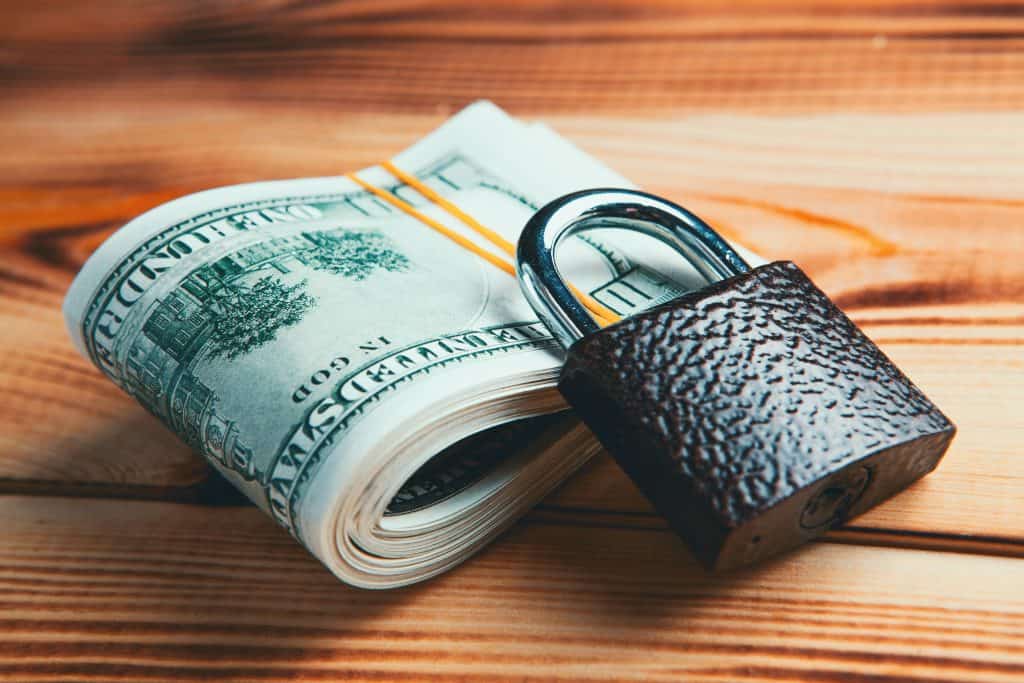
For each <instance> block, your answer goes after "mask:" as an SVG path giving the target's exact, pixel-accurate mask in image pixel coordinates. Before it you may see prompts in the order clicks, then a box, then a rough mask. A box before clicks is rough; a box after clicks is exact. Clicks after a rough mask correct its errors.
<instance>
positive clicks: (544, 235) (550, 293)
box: [516, 188, 750, 349]
mask: <svg viewBox="0 0 1024 683" xmlns="http://www.w3.org/2000/svg"><path fill="white" fill-rule="evenodd" d="M596 228H620V229H623V230H631V231H635V232H640V233H643V234H645V235H649V236H651V237H654V238H655V239H658V240H660V241H661V242H664V243H665V244H667V245H668V246H670V247H672V248H673V249H674V250H675V251H676V252H678V253H679V254H680V255H682V257H683V258H685V259H686V260H687V261H689V262H690V263H691V264H692V265H693V267H694V268H696V269H697V271H698V272H699V273H700V274H701V275H702V276H704V278H705V279H707V281H708V282H713V281H716V280H722V279H725V278H728V277H733V276H735V275H742V274H743V273H746V272H748V271H749V270H750V266H749V265H748V264H747V262H746V261H744V260H743V258H742V257H741V256H740V255H739V254H738V253H736V251H735V250H734V249H733V248H732V247H731V246H729V244H728V242H726V241H725V240H724V239H722V238H721V237H720V236H719V235H718V233H716V232H715V231H714V230H713V229H712V228H711V227H710V226H709V225H708V224H707V223H705V222H704V221H702V220H701V219H700V218H698V217H697V216H695V215H693V214H692V213H690V212H689V211H687V210H686V209H684V208H683V207H681V206H678V205H676V204H673V203H672V202H669V201H666V200H664V199H662V198H660V197H656V196H654V195H652V194H647V193H646V192H638V191H636V190H620V189H613V188H599V189H593V190H583V191H581V192H574V193H572V194H567V195H565V196H563V197H559V198H558V199H555V200H554V201H552V202H551V203H549V204H547V205H546V206H544V207H543V208H541V210H540V211H538V212H537V213H535V214H534V215H533V217H532V218H530V220H529V221H528V222H527V224H526V227H525V228H523V232H522V234H521V235H520V236H519V246H518V248H517V251H516V273H517V275H518V277H519V286H520V288H521V289H522V290H523V296H525V297H526V300H527V301H528V302H529V303H530V306H532V307H533V310H534V311H536V313H537V315H538V316H539V317H540V319H541V322H543V323H544V324H545V325H546V326H547V328H548V329H549V330H550V331H551V333H552V334H553V335H554V337H555V339H557V340H558V342H559V343H560V344H561V345H562V346H563V347H564V348H566V349H568V348H569V347H570V346H571V345H572V343H573V342H575V341H576V340H577V339H579V338H580V337H583V336H585V335H588V334H591V333H593V332H596V331H597V330H598V329H600V328H599V326H598V325H597V323H596V322H594V319H593V318H592V317H590V314H589V313H588V312H587V310H586V309H585V308H584V307H583V305H582V304H580V302H579V301H578V300H577V299H576V297H574V296H573V295H572V292H570V291H569V288H568V286H567V285H566V283H565V280H564V279H563V278H562V276H561V274H560V273H559V272H558V267H557V266H556V265H555V252H556V250H557V249H558V245H559V244H560V243H561V242H562V240H564V239H565V238H567V237H570V236H571V235H575V234H576V233H579V232H583V231H585V230H593V229H596Z"/></svg>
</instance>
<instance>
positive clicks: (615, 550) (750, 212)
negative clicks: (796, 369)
mask: <svg viewBox="0 0 1024 683" xmlns="http://www.w3.org/2000/svg"><path fill="white" fill-rule="evenodd" d="M0 19H2V21H0V46H2V47H0V121H2V123H3V125H2V126H0V148H2V149H3V150H4V153H3V154H0V514H2V515H3V519H5V520H6V523H5V527H4V531H3V532H2V541H0V603H2V607H0V634H2V637H0V680H11V681H19V682H20V681H42V680H45V681H56V680H61V681H80V680H104V681H106V680H120V681H142V680H281V679H284V678H291V679H294V680H337V679H349V678H352V679H365V680H371V679H375V680H391V679H396V678H403V679H417V680H430V679H434V680H452V679H464V680H472V679H481V680H499V679H502V678H506V679H516V680H524V679H534V680H551V679H555V678H562V679H566V680H588V679H594V680H618V679H623V678H635V679H645V680H672V681H675V680H681V679H687V680H718V681H737V680H750V681H780V680H794V681H796V680H799V681H822V682H837V681H946V680H971V681H1017V680H1022V679H1024V670H1022V669H1024V651H1022V649H1021V645H1020V642H1021V635H1022V630H1024V615H1022V612H1024V593H1022V591H1021V586H1024V564H1022V561H1021V559H1020V558H1021V557H1022V555H1024V524H1022V523H1021V521H1020V520H1021V519H1024V496H1022V495H1021V493H1022V492H1024V458H1021V457H1020V446H1019V444H1020V443H1022V442H1024V411H1022V409H1021V406H1020V400H1021V389H1020V387H1021V386H1024V342H1022V340H1024V266H1022V265H1021V264H1024V230H1022V229H1021V227H1020V226H1021V225H1022V223H1024V186H1022V184H1021V180H1020V179H1021V171H1022V169H1024V142H1022V141H1024V114H1022V113H1021V111H1022V109H1024V49H1022V48H1024V6H1022V5H1020V4H1019V3H1007V2H960V1H949V2H946V1H942V0H935V1H933V0H867V1H865V2H856V3H855V2H850V1H849V0H817V1H816V2H815V3H813V4H806V3H800V2H797V1H796V0H747V1H745V2H736V3H707V2H697V1H696V0H680V1H668V0H658V1H655V2H648V3H643V4H641V3H635V2H629V1H628V0H601V1H599V2H592V3H585V4H584V3H579V4H573V3H568V2H549V1H548V0H525V1H519V2H514V3H501V4H497V5H496V4H494V3H476V2H470V1H469V0H447V1H445V2H437V3H426V2H408V1H406V0H401V1H398V0H383V1H375V2H364V1H357V2H347V3H326V2H315V1H314V2H284V1H280V2H273V1H272V2H264V3H259V4H246V5H242V4H239V3H234V2H230V1H228V0H218V1H215V2H204V3H190V4H175V3H145V4H143V3H135V2H127V1H126V0H99V1H98V2H92V3H69V2H59V3H45V4H44V3H20V4H17V5H11V4H10V3H8V4H7V5H5V6H4V7H2V8H0ZM478 98H491V99H494V100H495V101H497V102H498V103H499V104H500V105H502V106H503V107H505V108H507V109H509V110H510V111H511V112H512V113H513V114H516V115H518V116H521V117H523V118H526V119H533V118H541V119H543V120H545V121H547V122H548V123H550V124H551V125H553V126H554V127H555V128H556V129H557V130H558V131H559V132H561V133H562V134H563V135H565V136H567V137H568V138H569V139H571V140H573V141H574V142H576V143H577V144H579V145H580V146H582V147H583V148H584V149H585V150H587V151H588V152H591V153H592V154H595V155H596V156H597V157H599V158H600V159H602V160H603V161H605V162H606V163H608V164H609V165H610V166H612V167H614V168H616V169H617V170H619V171H621V172H623V173H624V174H625V175H627V176H628V177H630V178H632V179H633V180H635V181H636V182H637V183H638V184H640V185H641V186H643V187H644V188H646V189H649V190H651V191H654V192H657V193H660V194H664V195H666V196H668V197H671V198H673V199H675V200H677V201H679V202H681V203H683V204H685V205H686V206H688V207H689V208H691V209H693V210H694V211H695V212H697V213H698V214H700V215H702V216H704V217H705V218H707V219H708V220H709V221H710V222H712V223H713V224H714V225H715V226H716V227H717V228H719V229H720V230H721V231H722V232H723V233H724V234H726V235H727V236H729V237H731V238H734V239H737V240H738V241H741V242H743V243H745V244H747V245H749V246H751V247H753V248H754V249H756V250H758V251H759V252H761V253H763V254H764V255H765V256H768V257H772V258H792V259H794V260H796V261H797V262H798V263H800V264H801V265H802V266H803V267H804V268H805V269H806V270H807V271H808V272H809V273H810V274H811V275H812V277H813V278H814V280H815V281H816V282H817V283H818V284H820V285H821V286H822V287H823V288H824V289H825V290H826V291H827V292H829V293H830V294H831V295H832V296H833V297H834V298H835V299H836V301H837V302H838V303H839V304H840V305H841V306H842V307H843V308H844V309H845V310H847V311H848V312H849V313H850V314H851V316H852V317H853V318H854V319H855V320H856V321H857V322H858V323H859V324H860V325H862V326H863V327H864V329H865V330H866V331H867V333H868V334H869V335H870V336H871V337H872V338H874V339H875V340H876V341H878V342H879V344H880V346H881V347H882V348H883V349H884V350H885V351H886V353H888V354H889V355H891V356H892V358H893V359H894V360H895V361H896V363H897V364H898V365H899V366H900V367H901V368H903V369H904V370H905V371H906V372H907V373H908V374H909V375H910V376H911V377H912V378H913V379H914V380H915V381H916V382H917V383H918V384H920V385H921V387H922V388H923V389H924V390H925V391H926V392H927V393H928V394H929V395H930V396H931V397H932V398H934V399H935V401H936V402H937V403H938V404H939V405H940V406H941V407H942V408H943V409H944V410H945V411H946V412H947V413H948V414H949V415H950V416H951V417H952V418H953V419H954V421H956V422H957V424H958V426H959V427H960V433H959V435H958V436H957V439H956V441H955V442H954V445H953V447H952V448H951V450H950V452H949V454H948V456H947V457H946V459H945V461H944V462H943V463H942V465H941V467H940V469H939V470H938V471H937V472H936V473H935V474H933V475H931V476H930V477H928V478H927V479H926V480H924V481H923V482H921V483H920V484H918V485H916V486H914V487H913V488H911V489H910V490H908V491H907V492H905V493H903V494H901V495H900V496H898V497H896V498H895V499H893V500H892V501H890V502H888V503H886V504H885V505H883V506H881V507H879V508H877V509H875V510H872V511H871V512H870V513H868V514H866V515H864V516H862V517H861V518H859V519H857V520H854V521H853V523H852V524H850V525H848V526H847V527H846V528H844V529H841V530H837V531H834V532H832V533H830V534H829V535H828V537H827V538H826V539H825V540H826V542H823V543H817V544H815V545H813V546H812V547H809V548H807V549H804V550H802V551H800V552H798V553H796V554H794V555H791V556H788V557H786V558H781V559H780V560H778V561H776V562H774V563H772V564H770V565H767V566H764V567H761V568H758V569H755V570H751V571H748V572H746V573H742V574H735V575H727V576H722V577H714V578H713V577H709V576H707V575H704V574H703V573H701V572H699V571H698V570H697V569H696V568H695V567H694V566H693V565H692V563H691V561H690V559H689V558H688V556H687V555H686V553H685V551H683V550H682V549H681V546H680V544H679V543H678V542H677V541H675V539H674V538H673V537H672V536H670V535H669V534H668V533H667V532H666V531H665V529H664V525H663V524H662V523H661V522H660V520H659V519H658V518H657V517H655V516H654V515H652V513H651V512H650V509H649V507H648V506H647V504H646V503H645V502H644V501H643V499H642V498H640V496H639V495H638V494H637V493H636V492H635V490H634V489H633V488H632V486H631V485H630V484H629V483H628V482H627V481H626V479H625V478H624V477H623V476H622V475H621V474H620V473H619V471H618V470H617V469H616V468H615V467H614V465H612V463H611V461H610V460H609V459H607V458H599V459H598V460H597V461H595V462H594V463H592V464H591V465H590V466H589V467H588V468H587V469H586V470H585V471H584V472H582V473H581V474H580V475H578V476H577V477H575V478H574V479H572V480H571V481H570V482H569V483H568V484H567V485H566V486H565V487H563V488H562V489H561V490H560V491H559V492H557V493H556V494H555V495H553V496H552V497H551V498H550V499H549V500H548V501H547V502H546V503H545V504H544V505H543V506H541V507H540V508H539V509H538V510H537V511H535V512H534V513H532V514H531V515H530V516H529V517H528V519H527V521H526V522H525V523H524V524H521V525H519V526H517V527H516V528H515V529H514V530H513V532H512V533H511V534H509V535H508V536H507V537H506V538H504V539H502V540H500V541H499V542H498V543H496V544H495V545H494V546H492V548H491V549H490V550H488V551H486V552H485V553H484V554H483V555H482V556H480V557H479V558H477V559H475V560H473V561H471V562H470V563H469V564H467V565H466V566H465V567H463V568H460V569H459V570H456V571H455V572H452V573H451V574H449V575H447V576H445V577H442V578H441V579H439V580H436V581H433V582H430V583H428V584H426V585H423V586H420V587H417V588H413V589H408V590H402V591H395V592H391V593H386V594H381V593H365V592H359V591H355V590H351V589H348V588H346V587H344V586H342V585H340V584H339V583H338V582H337V581H336V580H334V579H333V578H332V577H330V576H329V575H328V574H327V572H326V571H325V570H324V569H323V568H321V567H320V566H319V565H318V564H317V563H316V562H315V560H313V559H312V558H310V557H309V556H307V555H306V554H305V552H304V551H303V550H302V549H301V548H299V547H298V546H297V545H296V544H295V543H294V542H293V541H292V540H290V539H289V538H288V537H286V536H285V535H284V534H283V533H282V532H280V531H278V530H276V529H275V528H273V525H272V524H271V523H270V522H269V521H268V520H266V519H264V518H263V517H262V515H261V514H260V513H259V512H258V511H256V510H255V509H253V508H250V507H248V506H245V505H244V504H239V501H238V498H237V496H232V495H231V494H230V493H229V492H228V491H227V490H226V489H224V488H223V486H224V485H223V483H222V482H219V481H218V480H217V479H216V478H210V476H209V470H208V468H207V467H206V466H205V465H204V464H203V463H202V462H201V460H200V459H199V458H198V457H197V456H195V455H194V454H192V453H190V452H189V451H188V450H187V449H186V448H185V447H184V446H182V445H180V444H179V443H177V442H176V441H175V439H174V438H173V437H171V436H170V435H169V434H167V433H166V432H165V430H163V428H161V427H160V426H159V425H158V424H157V423H156V422H155V421H154V420H153V418H151V417H150V416H148V415H147V414H146V413H145V411H143V410H142V409H141V408H140V407H138V406H136V405H134V404H133V403H132V402H131V401H130V400H128V399H127V398H126V397H124V396H122V395H121V394H120V393H119V392H118V390H117V389H115V388H114V387H113V386H111V385H110V384H109V383H107V382H106V381H105V380H103V379H102V378H101V377H100V375H99V374H98V373H97V372H95V371H94V370H93V369H91V368H90V366H89V365H88V364H87V363H86V362H85V361H83V360H82V359H81V358H80V357H78V356H77V354H75V352H74V351H73V349H72V348H71V346H70V343H69V342H68V340H67V336H66V334H65V331H64V329H63V324H62V322H61V317H60V312H59V306H60V302H61V299H62V296H63V292H64V290H65V289H66V287H67V285H68V284H69V283H70V280H71V277H72V276H73V275H74V273H75V272H76V271H77V269H78V267H80V265H81V264H82V263H83V262H84V260H85V258H86V257H87V256H88V254H89V253H91V251H92V250H93V249H95V248H96V246H98V244H99V243H100V242H102V240H103V239H104V238H105V237H106V236H108V235H109V234H110V233H111V232H113V230H115V229H116V228H117V227H118V226H119V225H120V224H122V223H123V222H125V221H126V220H128V219H130V218H131V217H133V216H135V215H137V214H138V213H140V212H142V211H144V210H146V209H148V208H151V207H153V206H156V205H158V204H160V203H162V202H164V201H167V200H169V199H171V198H174V197H176V196H180V195H182V194H186V193H189V192H194V191H198V190H201V189H205V188H208V187H211V186H217V185H224V184H230V183H238V182H246V181H252V180H263V179H270V178H288V177H300V176H313V175H329V174H337V173H340V172H344V171H348V170H352V169H354V168H358V167H361V166H365V165H368V164H371V163H374V162H376V161H378V160H379V159H382V158H386V157H388V156H390V155H392V154H394V153H395V152H396V151H398V150H400V149H401V148H403V147H405V146H406V145H408V144H409V143H410V142H412V141H413V140H415V139H416V138H418V137H419V136H421V135H423V134H424V133H426V132H427V131H429V130H430V129H431V128H433V127H434V126H436V125H437V124H438V123H440V122H441V121H442V120H444V119H445V118H446V117H447V116H449V115H450V114H451V113H453V112H454V111H455V110H457V109H458V108H460V107H461V106H463V105H465V104H466V103H468V102H469V101H472V100H474V99H478ZM18 494H31V495H27V496H23V495H18ZM72 495H73V496H90V497H91V498H90V499H86V498H81V497H79V498H68V497H61V496H72ZM97 498H118V499H120V500H109V501H102V500H97ZM129 498H148V499H157V500H159V501H167V500H186V501H191V502H192V503H194V504H170V503H167V502H155V501H148V502H138V501H135V502H133V501H129V500H127V499H129ZM208 503H220V504H221V505H220V506H219V507H211V506H209V505H208ZM223 504H228V505H229V507H225V506H224V505H223Z"/></svg>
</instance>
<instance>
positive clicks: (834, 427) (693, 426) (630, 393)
mask: <svg viewBox="0 0 1024 683" xmlns="http://www.w3.org/2000/svg"><path fill="white" fill-rule="evenodd" d="M559 387H560V389H561V390H562V392H563V393H564V394H565V396H566V397H567V398H568V400H569V401H570V403H571V404H572V405H573V407H574V408H575V409H576V410H577V412H578V413H579V414H580V415H581V417H582V418H583V420H584V421H585V422H586V423H587V424H588V425H589V426H590V427H591V428H592V429H593V430H594V432H595V433H596V434H597V436H598V437H599V438H600V439H601V441H602V443H603V444H604V445H605V447H606V448H608V450H609V451H610V452H611V453H612V455H613V456H614V457H615V458H616V460H617V461H618V462H619V464H620V465H621V466H622V467H623V469H625V470H626V472H627V473H629V475H630V476H631V477H632V478H633V480H634V481H635V482H636V483H637V485H638V486H639V487H640V489H641V490H642V491H643V492H644V493H645V494H646V495H647V496H648V497H649V498H650V499H651V501H652V502H653V503H654V505H655V507H656V508H657V509H658V511H659V512H660V513H661V514H662V515H664V516H665V517H666V518H668V520H669V521H670V523H671V524H672V525H673V527H674V528H675V529H676V530H677V532H679V534H680V535H681V536H682V537H683V538H684V539H685V540H686V541H688V543H689V544H690V546H691V548H692V549H693V550H694V552H695V553H696V555H697V556H698V557H699V558H700V559H701V560H702V561H703V562H704V563H705V564H706V565H708V566H711V567H717V568H727V567H731V566H736V565H740V564H744V563H747V562H751V561H754V560H757V559H760V558H762V557H765V556H768V555H772V554H774V553H776V552H779V551H781V550H784V549H786V548H790V547H792V546H795V545H797V544H799V543H801V542H803V541H805V540H808V539H810V538H813V537H814V536H816V535H818V534H820V533H822V532H823V531H825V530H826V529H828V528H829V527H831V526H833V525H835V524H837V523H839V522H841V521H843V520H844V519H846V518H847V517H849V516H851V515H855V514H859V513H860V512H862V511H864V510H866V509H867V508H869V507H871V506H872V505H874V504H876V503H878V502H880V501H881V500H883V499H884V498H886V497H888V496H890V495H892V494H893V493H895V492H896V491H898V490H900V489H902V488H903V487H905V486H906V485H908V484H909V483H910V482H912V481H914V480H915V479H917V478H919V477H920V476H922V475H924V474H925V473H927V472H929V471H930V470H932V469H933V468H934V467H935V465H936V464H937V463H938V461H939V459H940V458H941V456H942V454H943V453H944V452H945V449H946V447H947V446H948V445H949V442H950V440H951V439H952V436H953V434H954V432H955V428H954V426H953V425H952V424H951V423H950V421H949V420H948V419H947V418H946V417H945V416H944V415H943V414H942V413H941V412H940V411H939V410H938V409H937V408H936V407H935V406H934V405H933V404H932V403H931V402H930V401H929V400H928V399H927V398H926V397H925V396H924V395H923V394H922V393H921V392H920V390H918V389H917V387H915V386H914V385H913V384H912V383H911V382H910V380H908V379H907V377H906V376H904V375H903V373H901V372H900V371H899V370H898V369H897V368H896V367H895V366H894V365H893V364H892V363H891V362H890V361H889V359H888V358H886V356H885V355H884V354H883V353H882V352H881V351H880V350H879V349H878V348H877V347H876V346H875V345H874V344H873V343H872V342H871V341H870V340H869V339H868V338H867V337H866V336H864V334H863V333H861V332H860V330H858V329H857V327H856V326H855V325H854V324H853V323H852V322H850V320H849V319H848V318H847V317H846V316H845V315H844V314H843V313H842V312H841V311H840V310H839V309H838V308H836V307H835V305H834V304H833V303H832V302H831V301H830V300H829V299H828V297H827V296H825V294H824V293H822V292H821V290H819V289H818V288H817V287H816V286H815V285H814V284H813V283H812V282H811V281H810V280H809V279H808V278H807V277H806V276H805V275H804V274H803V272H802V271H800V269H799V268H797V267H796V266H795V265H793V264H792V263H789V262H776V263H772V264H769V265H766V266H762V267H760V268H757V269H755V270H753V271H750V272H749V273H747V274H744V275H740V276H737V277H734V278H731V279H729V280H725V281H722V282H718V283H715V284H712V285H710V286H709V287H707V288H705V289H703V290H700V291H698V292H693V293H690V294H687V295H684V296H683V297H681V298H679V299H677V300H676V301H674V302H672V303H671V304H667V305H665V306H662V307H660V308H657V309H654V310H651V311H647V312H645V313H642V314H639V315H636V316H634V317H631V318H628V319H626V320H624V321H622V322H620V323H618V324H615V325H612V326H611V327H608V328H605V329H603V330H601V331H599V332H597V333H594V334H592V335H589V336H587V337H585V338H583V339H582V340H580V341H578V342H576V343H575V344H574V345H573V346H572V347H571V349H570V350H569V353H568V358H567V362H566V364H565V367H564V369H563V371H562V376H561V381H560V385H559Z"/></svg>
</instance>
